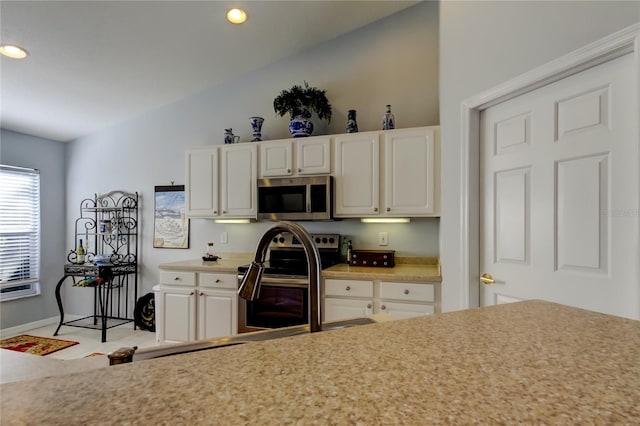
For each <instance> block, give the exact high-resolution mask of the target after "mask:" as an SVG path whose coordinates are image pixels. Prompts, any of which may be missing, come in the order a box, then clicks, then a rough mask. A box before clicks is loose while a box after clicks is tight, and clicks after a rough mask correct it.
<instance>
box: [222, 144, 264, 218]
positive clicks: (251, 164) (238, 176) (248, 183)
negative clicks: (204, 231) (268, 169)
mask: <svg viewBox="0 0 640 426" xmlns="http://www.w3.org/2000/svg"><path fill="white" fill-rule="evenodd" d="M257 158H258V147H257V145H256V144H250V143H246V144H233V145H226V146H222V147H221V148H220V209H221V212H220V215H221V216H222V217H229V218H252V219H255V218H256V217H257V214H258V207H257V205H256V203H257V196H256V191H257V179H258V178H257V170H258V162H257Z"/></svg>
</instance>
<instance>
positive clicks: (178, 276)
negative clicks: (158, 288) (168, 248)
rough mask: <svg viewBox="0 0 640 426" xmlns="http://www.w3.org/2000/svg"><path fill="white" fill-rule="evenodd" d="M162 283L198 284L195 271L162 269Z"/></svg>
mask: <svg viewBox="0 0 640 426" xmlns="http://www.w3.org/2000/svg"><path fill="white" fill-rule="evenodd" d="M160 284H163V285H191V286H195V285H196V274H195V272H178V271H160Z"/></svg>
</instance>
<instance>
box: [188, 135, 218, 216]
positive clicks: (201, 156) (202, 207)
mask: <svg viewBox="0 0 640 426" xmlns="http://www.w3.org/2000/svg"><path fill="white" fill-rule="evenodd" d="M185 170H186V182H185V195H186V207H187V212H186V213H187V216H189V217H213V216H217V215H218V148H214V147H207V148H194V149H190V150H188V151H187V153H186V155H185Z"/></svg>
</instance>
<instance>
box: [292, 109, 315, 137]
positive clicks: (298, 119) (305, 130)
mask: <svg viewBox="0 0 640 426" xmlns="http://www.w3.org/2000/svg"><path fill="white" fill-rule="evenodd" d="M309 118H311V113H310V112H309V111H307V110H304V111H302V113H300V114H296V115H294V116H293V117H292V118H291V122H289V132H291V136H293V137H294V138H303V137H306V136H310V135H311V133H313V123H312V122H311V121H309Z"/></svg>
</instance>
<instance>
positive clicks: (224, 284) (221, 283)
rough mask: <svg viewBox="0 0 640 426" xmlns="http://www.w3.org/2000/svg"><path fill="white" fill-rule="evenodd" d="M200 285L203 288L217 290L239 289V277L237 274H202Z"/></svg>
mask: <svg viewBox="0 0 640 426" xmlns="http://www.w3.org/2000/svg"><path fill="white" fill-rule="evenodd" d="M198 283H199V285H200V286H202V287H215V288H231V289H234V290H235V289H237V288H238V276H237V275H236V274H210V273H201V274H199V276H198Z"/></svg>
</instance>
